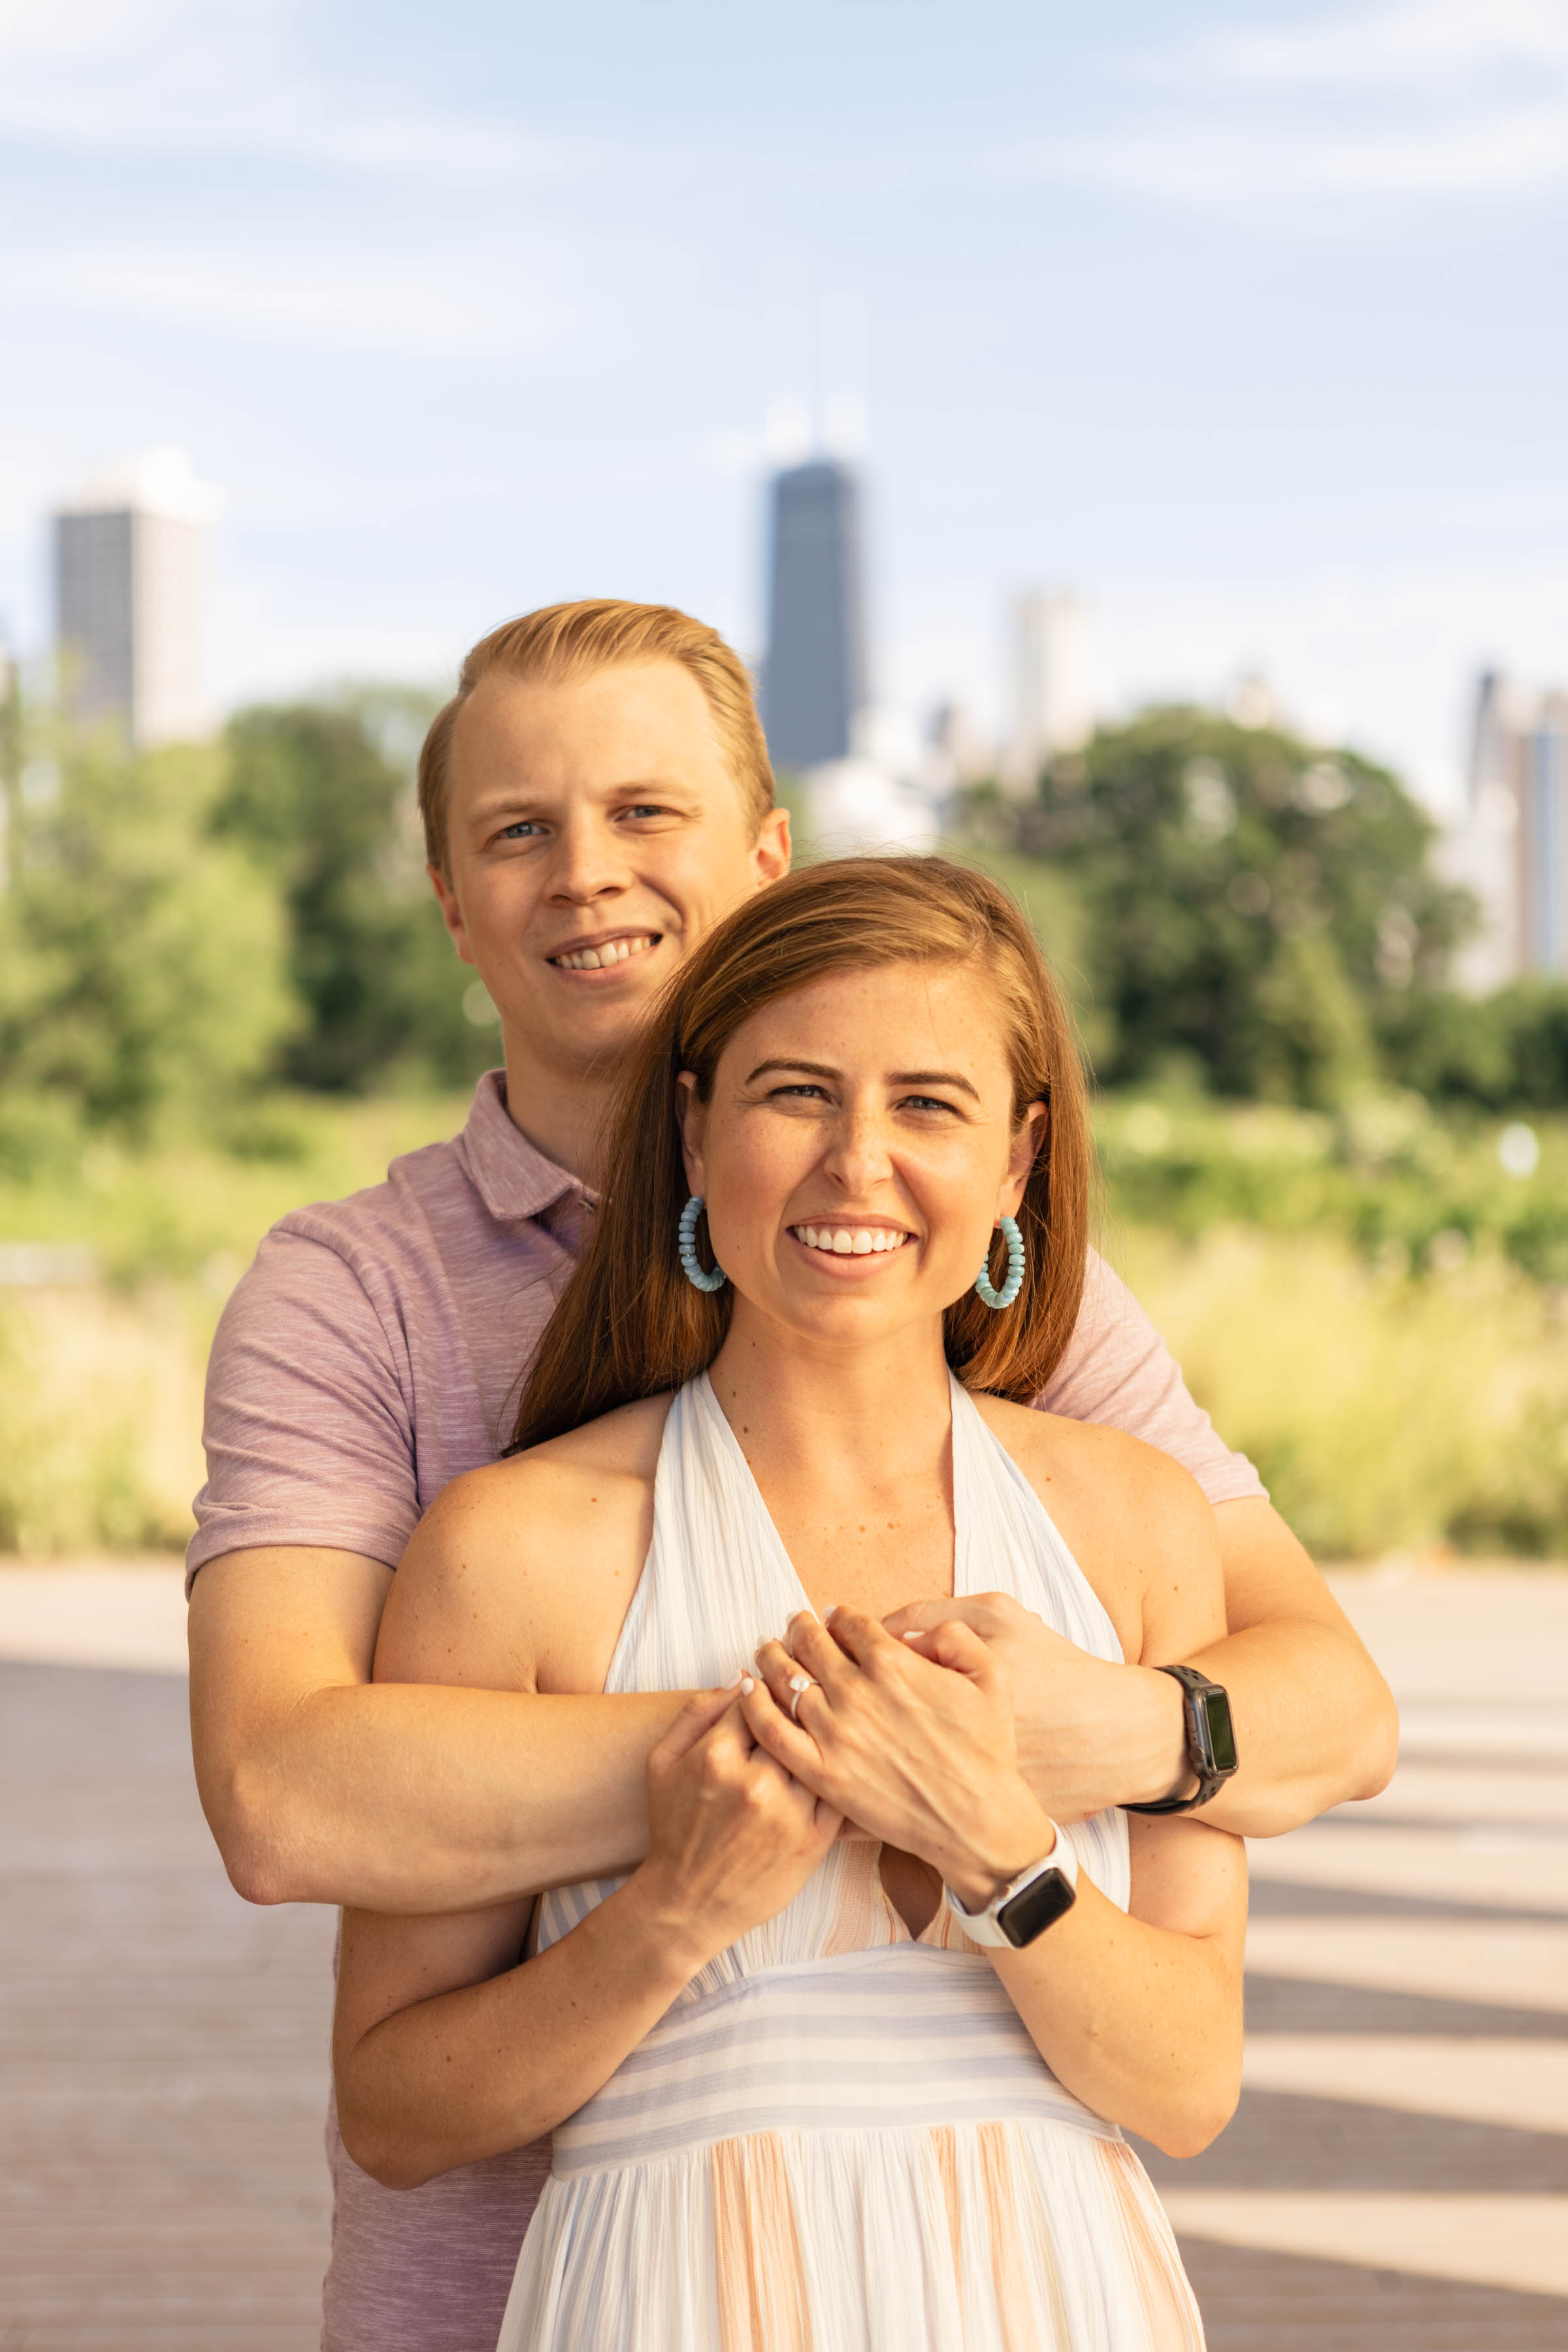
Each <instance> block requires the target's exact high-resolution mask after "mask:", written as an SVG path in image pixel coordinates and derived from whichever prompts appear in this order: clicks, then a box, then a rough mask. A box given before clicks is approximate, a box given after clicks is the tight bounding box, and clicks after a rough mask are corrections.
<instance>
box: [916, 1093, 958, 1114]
mask: <svg viewBox="0 0 1568 2352" xmlns="http://www.w3.org/2000/svg"><path fill="white" fill-rule="evenodd" d="M904 1108H905V1109H906V1110H945V1111H951V1110H952V1104H951V1103H948V1102H940V1101H939V1100H938V1099H937V1097H936V1096H935V1095H906V1096H905V1097H904Z"/></svg>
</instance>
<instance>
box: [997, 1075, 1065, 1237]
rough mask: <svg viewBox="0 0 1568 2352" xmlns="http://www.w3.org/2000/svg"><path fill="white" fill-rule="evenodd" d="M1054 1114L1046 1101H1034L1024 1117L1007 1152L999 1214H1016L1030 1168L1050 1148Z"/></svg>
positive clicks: (998, 1201) (1005, 1215)
mask: <svg viewBox="0 0 1568 2352" xmlns="http://www.w3.org/2000/svg"><path fill="white" fill-rule="evenodd" d="M1050 1124H1051V1114H1050V1112H1049V1110H1048V1109H1047V1106H1046V1105H1045V1104H1044V1103H1043V1102H1037V1103H1031V1104H1030V1105H1029V1108H1028V1109H1027V1110H1026V1112H1025V1113H1024V1116H1023V1118H1022V1119H1021V1120H1020V1122H1019V1124H1018V1128H1017V1131H1016V1134H1015V1135H1014V1138H1013V1140H1012V1143H1011V1144H1010V1146H1009V1147H1008V1152H1007V1174H1006V1177H1005V1181H1004V1182H1003V1186H1002V1190H1001V1192H1000V1193H999V1195H998V1196H997V1203H996V1214H997V1215H998V1216H999V1217H1016V1215H1017V1213H1018V1204H1019V1202H1021V1201H1022V1200H1023V1197H1024V1189H1025V1187H1026V1184H1027V1183H1028V1181H1029V1171H1030V1169H1031V1168H1033V1166H1034V1164H1035V1162H1036V1160H1037V1159H1038V1158H1039V1156H1040V1154H1041V1152H1042V1151H1043V1150H1045V1148H1046V1142H1047V1137H1048V1135H1049V1133H1050Z"/></svg>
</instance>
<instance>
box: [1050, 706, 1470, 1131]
mask: <svg viewBox="0 0 1568 2352" xmlns="http://www.w3.org/2000/svg"><path fill="white" fill-rule="evenodd" d="M1022 838H1023V845H1024V846H1025V847H1026V848H1027V849H1028V850H1030V851H1032V852H1033V853H1034V854H1035V855H1037V856H1044V857H1046V858H1047V859H1049V860H1050V861H1051V862H1052V863H1054V864H1056V865H1057V866H1058V867H1059V868H1060V869H1061V871H1062V872H1063V874H1064V875H1065V876H1066V877H1068V878H1069V879H1070V880H1071V881H1072V882H1073V883H1074V884H1075V885H1076V886H1077V887H1078V888H1079V890H1080V891H1081V893H1082V895H1083V901H1084V907H1085V912H1086V916H1087V919H1088V928H1089V946H1088V952H1087V956H1086V962H1087V965H1088V969H1089V982H1090V996H1091V1002H1092V1004H1093V1008H1094V1016H1095V1027H1096V1029H1097V1031H1098V1033H1099V1036H1100V1040H1101V1050H1100V1068H1101V1072H1102V1075H1104V1076H1107V1077H1108V1078H1110V1079H1112V1080H1116V1081H1121V1082H1131V1081H1137V1080H1140V1079H1144V1078H1147V1077H1148V1076H1152V1075H1153V1074H1155V1073H1157V1072H1158V1070H1159V1068H1160V1066H1161V1065H1162V1064H1163V1063H1164V1062H1167V1061H1169V1060H1170V1059H1171V1058H1172V1057H1179V1058H1181V1059H1184V1060H1189V1061H1190V1060H1194V1059H1195V1060H1196V1062H1197V1063H1199V1064H1200V1065H1201V1066H1202V1067H1203V1068H1204V1070H1205V1072H1206V1073H1207V1074H1208V1075H1209V1077H1210V1079H1211V1081H1212V1082H1213V1083H1214V1084H1215V1086H1216V1087H1219V1088H1220V1089H1221V1090H1222V1091H1225V1092H1228V1093H1233V1094H1261V1095H1265V1096H1271V1097H1276V1098H1279V1099H1289V1100H1295V1101H1299V1102H1305V1103H1318V1104H1325V1103H1331V1102H1334V1101H1337V1100H1338V1099H1340V1098H1341V1097H1342V1096H1343V1095H1344V1094H1345V1093H1346V1092H1347V1091H1349V1090H1351V1089H1352V1088H1353V1087H1355V1086H1357V1085H1358V1084H1360V1083H1363V1082H1364V1081H1365V1080H1366V1079H1367V1078H1368V1077H1369V1076H1372V1075H1373V1072H1374V1071H1375V1069H1376V1067H1377V1065H1378V1061H1379V1057H1380V1052H1381V1048H1382V1045H1383V1041H1384V1036H1385V1034H1389V1033H1390V1032H1391V1030H1392V1028H1393V1026H1394V1009H1395V1008H1396V1007H1397V1006H1398V1005H1400V1003H1402V1001H1403V1000H1404V999H1405V998H1406V997H1407V996H1408V995H1409V994H1410V992H1426V991H1429V990H1431V989H1434V988H1436V987H1438V986H1440V985H1441V983H1442V982H1443V980H1444V978H1445V976H1446V971H1447V959H1448V956H1449V953H1450V950H1452V948H1453V947H1454V945H1455V944H1456V943H1457V941H1458V940H1459V939H1460V938H1462V937H1463V936H1464V933H1465V931H1466V929H1467V928H1468V923H1469V921H1470V920H1471V919H1472V918H1471V902H1470V901H1469V898H1468V894H1466V893H1465V892H1463V891H1458V890H1455V889H1453V888H1451V887H1448V886H1447V885H1446V884H1445V883H1443V882H1442V881H1441V880H1439V879H1438V877H1436V875H1435V874H1434V872H1433V870H1432V866H1431V852H1432V848H1433V845H1434V843H1435V840H1436V826H1435V825H1434V824H1433V823H1432V821H1431V819H1430V818H1429V817H1427V816H1426V814H1424V812H1423V811H1422V810H1421V809H1419V808H1418V807H1417V806H1416V804H1415V802H1414V801H1413V800H1412V799H1411V798H1410V796H1409V794H1408V793H1406V792H1405V789H1404V788H1403V786H1402V785H1401V784H1400V783H1399V782H1398V780H1397V778H1396V777H1394V776H1393V775H1391V774H1390V773H1389V772H1387V771H1386V770H1385V769H1383V768H1379V767H1376V766H1374V765H1373V763H1372V762H1371V761H1367V760H1363V759H1361V758H1359V757H1358V756H1357V755H1356V754H1355V753H1353V752H1349V751H1335V752H1332V753H1329V752H1325V751H1321V750H1319V749H1317V748H1315V747H1313V746H1312V745H1310V744H1307V743H1304V742H1301V741H1299V740H1297V739H1296V738H1294V737H1292V736H1289V735H1287V734H1284V733H1282V732H1279V730H1271V729H1253V728H1244V727H1240V726H1237V725H1235V724H1233V723H1232V722H1231V721H1229V720H1227V719H1222V718H1219V717H1216V716H1215V715H1213V714H1211V713H1208V712H1205V711H1202V710H1196V709H1156V710H1151V711H1147V712H1145V713H1144V714H1143V715H1142V717H1140V718H1138V719H1134V720H1133V721H1132V722H1131V724H1130V725H1128V726H1125V727H1120V728H1114V729H1108V730H1102V731H1101V732H1100V734H1098V735H1097V736H1096V737H1095V738H1094V740H1093V741H1092V742H1091V743H1090V744H1089V747H1088V749H1087V750H1086V751H1084V752H1083V753H1082V754H1081V755H1079V756H1075V757H1074V758H1072V759H1070V760H1061V761H1057V762H1056V763H1055V764H1054V766H1053V767H1052V768H1051V769H1050V770H1048V771H1047V774H1046V776H1045V778H1044V780H1043V782H1042V784H1041V790H1040V797H1039V802H1038V805H1037V806H1036V807H1033V808H1031V809H1029V810H1028V811H1027V812H1026V814H1025V817H1024V820H1023V824H1022Z"/></svg>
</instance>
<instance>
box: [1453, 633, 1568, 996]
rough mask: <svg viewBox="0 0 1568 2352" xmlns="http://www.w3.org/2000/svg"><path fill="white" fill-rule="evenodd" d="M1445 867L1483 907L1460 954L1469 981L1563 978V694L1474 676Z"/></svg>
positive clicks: (1567, 857)
mask: <svg viewBox="0 0 1568 2352" xmlns="http://www.w3.org/2000/svg"><path fill="white" fill-rule="evenodd" d="M1447 863H1448V866H1449V869H1450V871H1451V872H1452V873H1453V875H1454V877H1455V879H1456V880H1458V881H1461V882H1464V883H1466V884H1467V885H1468V887H1470V888H1471V889H1473V890H1474V891H1475V892H1476V893H1477V895H1478V897H1479V898H1480V901H1481V904H1482V907H1483V908H1484V910H1485V916H1486V928H1485V931H1484V934H1483V937H1482V938H1481V940H1479V941H1478V942H1476V943H1475V944H1474V945H1473V946H1472V948H1471V949H1470V950H1468V953H1467V956H1466V958H1465V969H1466V976H1467V978H1468V979H1469V981H1470V982H1471V983H1472V984H1473V985H1475V986H1478V987H1497V986H1498V985H1500V983H1501V982H1504V981H1508V980H1512V979H1514V978H1516V977H1517V976H1518V975H1519V974H1520V973H1521V972H1542V973H1556V974H1563V973H1568V694H1564V693H1546V694H1530V693H1527V692H1525V691H1523V690H1522V689H1521V688H1520V687H1518V686H1517V685H1515V684H1514V683H1513V682H1512V681H1511V680H1510V679H1508V678H1505V677H1500V675H1499V674H1498V673H1497V672H1496V671H1495V670H1489V671H1487V672H1486V673H1485V675H1484V676H1483V677H1481V679H1480V682H1479V687H1478V689H1477V694H1476V709H1475V721H1474V728H1473V731H1472V735H1471V740H1470V759H1469V794H1468V806H1467V809H1466V813H1465V817H1464V820H1463V822H1462V824H1461V825H1460V827H1459V828H1458V833H1457V835H1455V836H1454V837H1453V840H1452V845H1451V848H1450V852H1449V856H1448V859H1447Z"/></svg>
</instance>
